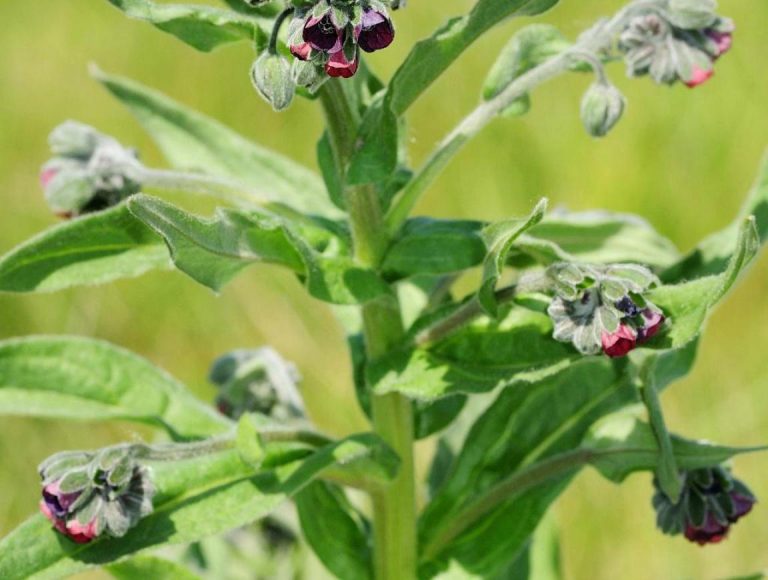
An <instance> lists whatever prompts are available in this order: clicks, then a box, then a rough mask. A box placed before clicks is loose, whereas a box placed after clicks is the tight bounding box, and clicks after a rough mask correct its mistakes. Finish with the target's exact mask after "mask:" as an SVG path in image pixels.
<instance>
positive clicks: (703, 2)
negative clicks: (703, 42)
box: [666, 0, 717, 30]
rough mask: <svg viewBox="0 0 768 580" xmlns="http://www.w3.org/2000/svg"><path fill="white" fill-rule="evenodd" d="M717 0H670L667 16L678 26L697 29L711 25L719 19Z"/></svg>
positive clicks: (684, 28) (685, 28)
mask: <svg viewBox="0 0 768 580" xmlns="http://www.w3.org/2000/svg"><path fill="white" fill-rule="evenodd" d="M716 10H717V2H715V0H669V8H668V10H667V12H666V16H667V18H668V19H669V21H670V22H671V23H672V24H673V25H674V26H676V27H678V28H682V29H683V30H696V29H702V28H706V27H708V26H711V25H712V24H713V23H714V22H715V20H717V13H716Z"/></svg>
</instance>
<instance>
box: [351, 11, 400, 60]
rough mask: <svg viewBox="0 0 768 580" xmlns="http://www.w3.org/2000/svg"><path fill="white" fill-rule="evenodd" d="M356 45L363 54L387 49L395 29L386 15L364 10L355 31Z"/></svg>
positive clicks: (393, 37)
mask: <svg viewBox="0 0 768 580" xmlns="http://www.w3.org/2000/svg"><path fill="white" fill-rule="evenodd" d="M355 34H356V36H357V43H358V45H359V46H360V48H362V49H363V50H364V51H365V52H375V51H377V50H381V49H382V48H387V47H388V46H389V45H390V44H392V41H393V40H394V39H395V27H394V26H393V25H392V21H391V20H390V19H389V18H388V17H387V15H386V14H383V13H381V12H379V11H378V10H370V9H369V10H365V11H364V12H363V17H362V22H361V23H360V27H359V28H358V29H356V30H355Z"/></svg>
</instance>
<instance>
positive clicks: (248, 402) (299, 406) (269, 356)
mask: <svg viewBox="0 0 768 580" xmlns="http://www.w3.org/2000/svg"><path fill="white" fill-rule="evenodd" d="M209 380H210V381H211V382H212V383H213V384H214V385H216V386H217V387H218V388H219V394H218V396H217V397H216V406H217V408H218V409H219V411H221V412H222V413H223V414H225V415H227V416H228V417H231V418H233V419H238V418H239V417H240V416H241V415H243V414H244V413H252V412H255V413H261V414H263V415H267V416H269V417H272V418H274V419H277V420H278V421H287V420H290V419H299V418H303V417H304V416H305V411H304V403H303V401H302V399H301V395H300V394H299V391H298V386H297V383H298V382H299V380H301V377H300V375H299V373H298V371H297V370H296V367H295V366H294V365H293V364H292V363H290V362H288V361H286V360H285V359H283V358H282V357H281V356H280V355H279V354H278V353H277V352H276V351H275V350H273V349H271V348H269V347H265V348H260V349H256V350H236V351H233V352H230V353H227V354H226V355H223V356H221V357H219V358H218V359H216V361H214V363H213V365H212V366H211V371H210V374H209Z"/></svg>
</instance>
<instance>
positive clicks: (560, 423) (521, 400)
mask: <svg viewBox="0 0 768 580" xmlns="http://www.w3.org/2000/svg"><path fill="white" fill-rule="evenodd" d="M623 366H624V364H623V362H622V361H610V360H607V359H605V358H596V357H592V358H583V359H582V360H579V361H578V362H575V363H573V364H571V365H570V366H569V367H568V368H566V369H564V370H562V371H561V372H559V373H558V374H556V375H553V376H550V377H548V378H546V379H543V380H541V381H538V382H536V383H533V384H531V385H526V386H519V387H512V388H506V389H504V390H502V391H501V393H500V394H499V395H498V397H497V399H496V400H495V401H494V402H493V403H492V404H490V405H489V406H488V407H487V410H486V411H485V412H484V413H483V414H482V415H481V416H480V417H479V418H478V419H477V421H476V422H475V423H474V425H473V427H472V429H471V430H470V432H469V434H468V435H467V437H466V440H465V441H464V446H463V448H462V450H461V452H460V453H459V455H458V457H457V458H456V459H455V460H454V462H453V465H452V467H451V469H450V472H449V475H448V476H447V477H446V478H445V480H444V481H445V483H444V484H443V485H442V486H441V487H440V488H439V490H438V492H437V494H436V495H435V497H434V499H433V501H432V502H431V503H430V505H429V506H428V507H427V508H426V509H425V511H424V513H423V515H422V517H421V519H420V524H419V529H420V538H421V542H422V545H423V546H424V547H425V551H426V553H427V555H428V556H431V560H432V566H435V565H438V566H439V565H445V563H447V562H448V561H449V560H456V561H458V562H459V563H460V564H461V565H462V566H463V567H464V568H465V569H466V570H468V571H470V572H471V573H473V574H477V575H479V576H481V577H492V576H493V575H494V574H495V573H498V572H499V571H500V570H502V569H504V567H506V566H507V565H509V562H510V561H511V560H512V559H514V558H515V557H516V556H517V555H518V554H519V553H520V552H521V551H522V550H523V549H524V548H525V547H526V545H527V543H528V541H529V539H530V536H531V534H532V533H533V531H534V530H535V528H536V526H537V525H538V523H539V521H540V519H541V517H542V516H543V514H544V513H545V512H546V510H547V508H548V506H549V505H550V503H551V502H552V501H554V499H555V498H556V497H557V496H558V495H559V493H560V492H561V491H562V490H563V489H564V488H565V486H566V485H567V483H568V482H569V481H570V477H571V476H572V473H567V474H565V475H560V476H558V477H555V478H553V479H551V480H550V481H549V482H547V483H540V484H537V485H535V486H533V487H532V488H530V489H528V490H527V491H523V492H522V493H519V494H515V495H513V496H511V497H503V498H499V503H498V505H496V507H495V508H494V509H493V510H492V511H490V512H488V513H486V514H485V515H484V516H483V517H482V518H481V520H480V521H478V522H476V523H475V524H474V525H472V526H471V527H469V528H468V529H467V530H466V531H464V532H463V533H460V534H458V535H457V536H456V537H455V538H454V539H453V540H452V541H450V542H448V543H447V544H444V545H442V546H441V547H439V548H438V546H440V544H439V543H438V544H436V543H435V541H436V539H439V538H440V537H445V536H444V534H445V533H446V530H450V529H451V527H452V526H453V525H454V523H455V522H456V521H457V514H458V513H460V512H461V511H462V509H463V508H465V507H466V506H467V505H469V504H471V503H472V502H473V501H474V500H476V499H477V498H478V497H481V496H482V494H483V493H484V492H487V491H488V490H490V489H491V488H493V487H494V486H495V485H496V484H498V483H500V482H502V481H503V480H505V479H507V478H509V477H511V476H512V475H513V474H515V473H518V472H522V471H524V470H526V469H527V468H530V467H532V466H535V465H536V464H537V463H539V462H541V461H542V460H545V459H547V458H549V457H552V456H555V455H557V454H560V453H563V452H567V451H569V450H571V449H574V448H576V447H578V445H579V444H580V443H581V441H582V439H583V437H584V435H585V434H586V432H587V431H588V429H589V427H590V426H591V425H592V424H593V423H594V422H595V421H596V420H597V419H598V418H600V417H602V416H603V415H605V414H606V413H609V412H612V411H614V410H616V409H617V408H619V407H621V406H623V405H626V404H627V403H629V402H633V401H634V400H636V399H635V397H636V395H635V391H634V389H633V387H632V385H631V384H630V382H629V381H628V380H627V379H626V378H625V377H624V373H623ZM554 402H556V404H555V403H554ZM441 562H442V564H440V563H441ZM425 564H426V562H425Z"/></svg>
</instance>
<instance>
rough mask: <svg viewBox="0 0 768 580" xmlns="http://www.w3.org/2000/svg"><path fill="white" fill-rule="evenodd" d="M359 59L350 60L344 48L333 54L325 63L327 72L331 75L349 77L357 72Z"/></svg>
mask: <svg viewBox="0 0 768 580" xmlns="http://www.w3.org/2000/svg"><path fill="white" fill-rule="evenodd" d="M357 65H358V60H357V57H355V58H354V59H353V60H348V59H347V57H346V55H345V54H344V51H343V50H340V51H338V52H335V53H333V54H331V58H330V59H328V62H327V63H325V72H326V73H328V76H330V77H342V78H345V79H348V78H349V77H351V76H354V74H355V73H356V72H357Z"/></svg>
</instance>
